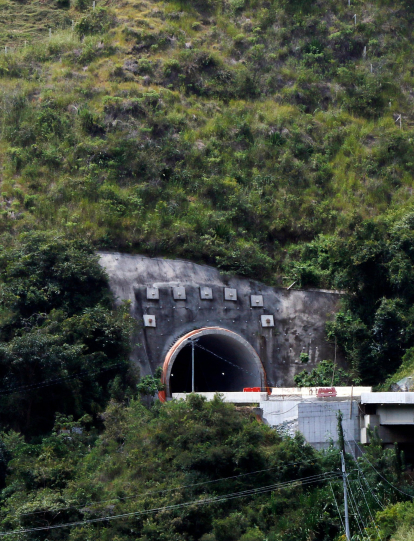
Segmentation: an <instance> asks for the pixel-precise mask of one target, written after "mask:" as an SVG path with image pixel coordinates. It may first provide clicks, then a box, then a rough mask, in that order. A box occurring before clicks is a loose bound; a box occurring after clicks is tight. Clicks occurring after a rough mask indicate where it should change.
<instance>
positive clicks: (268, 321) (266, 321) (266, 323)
mask: <svg viewBox="0 0 414 541" xmlns="http://www.w3.org/2000/svg"><path fill="white" fill-rule="evenodd" d="M260 319H261V322H262V327H274V326H275V320H274V318H273V316H260Z"/></svg>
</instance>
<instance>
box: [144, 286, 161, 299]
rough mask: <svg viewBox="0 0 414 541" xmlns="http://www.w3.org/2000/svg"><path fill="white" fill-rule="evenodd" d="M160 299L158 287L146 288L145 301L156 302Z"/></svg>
mask: <svg viewBox="0 0 414 541" xmlns="http://www.w3.org/2000/svg"><path fill="white" fill-rule="evenodd" d="M159 298H160V290H159V289H158V287H147V299H148V300H153V301H158V300H159Z"/></svg>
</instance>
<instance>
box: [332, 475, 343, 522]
mask: <svg viewBox="0 0 414 541" xmlns="http://www.w3.org/2000/svg"><path fill="white" fill-rule="evenodd" d="M329 485H330V487H331V490H332V496H333V499H334V502H335V505H336V509H337V511H338V516H339V520H340V521H341V525H342V530H343V531H345V525H344V521H343V520H342V515H341V513H340V511H339V505H338V502H337V501H336V497H335V492H334V489H333V486H332V483H331V482H330V481H329Z"/></svg>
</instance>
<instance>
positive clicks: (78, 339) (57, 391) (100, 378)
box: [0, 233, 135, 435]
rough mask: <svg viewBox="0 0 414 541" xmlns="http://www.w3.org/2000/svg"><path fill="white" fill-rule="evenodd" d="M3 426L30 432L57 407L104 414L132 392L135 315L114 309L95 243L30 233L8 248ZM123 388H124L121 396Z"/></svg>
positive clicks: (1, 279) (0, 330)
mask: <svg viewBox="0 0 414 541" xmlns="http://www.w3.org/2000/svg"><path fill="white" fill-rule="evenodd" d="M0 268H1V271H0V287H1V316H2V317H1V319H0V337H1V338H2V339H3V341H2V342H1V343H0V377H1V381H2V385H1V389H0V426H1V427H2V428H3V429H4V428H13V429H15V430H18V431H23V432H24V433H25V434H27V435H33V434H38V433H44V432H45V431H48V430H50V429H51V428H52V426H53V420H54V416H55V412H61V413H64V414H66V415H71V414H72V415H75V416H77V417H80V416H82V415H83V414H85V413H88V414H94V415H95V414H97V413H98V412H99V411H101V410H102V409H104V408H105V405H106V403H107V401H108V400H109V399H110V397H111V392H115V386H114V385H113V382H114V381H115V379H116V378H117V380H116V381H117V385H116V389H117V397H118V399H119V398H122V396H126V394H125V393H127V394H128V393H129V394H131V393H132V389H133V386H134V383H135V381H134V379H135V376H134V374H133V371H132V370H131V369H130V367H129V361H128V357H129V351H130V332H131V329H132V325H133V320H132V318H131V317H130V316H129V313H128V307H127V306H122V307H120V308H118V309H115V310H114V309H113V307H112V303H111V297H110V292H109V288H108V285H107V281H106V276H105V273H104V272H103V270H102V268H101V267H100V266H99V263H98V259H97V256H96V255H95V253H94V251H93V249H92V247H91V246H90V245H89V244H88V243H86V242H84V241H78V240H71V239H67V238H64V237H61V236H58V235H56V234H54V233H31V234H27V233H26V234H24V235H21V237H20V238H19V239H18V240H17V241H16V242H15V243H13V244H12V245H11V246H8V247H4V246H3V247H1V248H0ZM120 391H121V393H120Z"/></svg>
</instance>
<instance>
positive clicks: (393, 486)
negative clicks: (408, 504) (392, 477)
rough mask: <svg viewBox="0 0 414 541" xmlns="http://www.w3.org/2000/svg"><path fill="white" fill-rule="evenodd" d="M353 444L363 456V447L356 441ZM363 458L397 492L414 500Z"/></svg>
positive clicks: (413, 497) (363, 456)
mask: <svg viewBox="0 0 414 541" xmlns="http://www.w3.org/2000/svg"><path fill="white" fill-rule="evenodd" d="M353 442H354V443H355V445H356V446H357V447H358V449H359V450H360V451H361V454H362V449H361V447H360V446H359V445H358V444H357V442H356V441H355V440H353ZM362 458H363V459H364V460H366V461H367V462H368V464H369V465H370V466H371V468H372V469H373V470H374V471H375V472H376V473H377V474H378V475H379V476H380V477H381V479H384V481H385V482H387V483H388V484H389V485H390V486H391V487H392V488H393V489H394V490H397V491H398V492H401V494H404V496H408V497H409V498H412V499H414V496H413V495H412V494H408V492H404V490H400V489H399V488H398V487H396V486H395V485H393V484H392V483H391V482H390V481H388V479H387V478H386V477H384V476H383V475H382V474H381V473H380V472H379V471H378V470H377V469H376V468H375V467H374V466H373V465H372V464H371V462H370V461H369V460H368V458H367V457H366V456H365V455H364V454H362Z"/></svg>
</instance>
